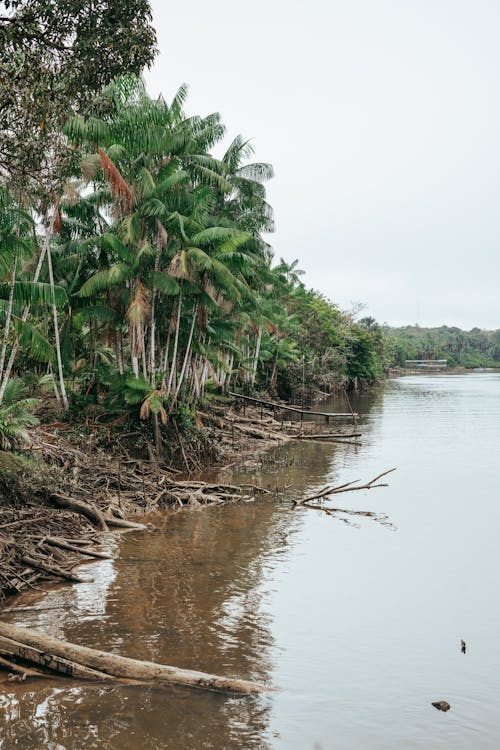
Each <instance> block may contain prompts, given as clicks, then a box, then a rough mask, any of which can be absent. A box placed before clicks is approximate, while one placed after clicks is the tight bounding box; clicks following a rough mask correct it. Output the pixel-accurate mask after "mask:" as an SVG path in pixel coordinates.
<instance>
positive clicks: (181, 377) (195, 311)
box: [174, 302, 198, 402]
mask: <svg viewBox="0 0 500 750" xmlns="http://www.w3.org/2000/svg"><path fill="white" fill-rule="evenodd" d="M197 314H198V303H197V302H195V305H194V307H193V319H192V321H191V329H190V331H189V338H188V342H187V346H186V353H185V355H184V362H183V363H182V368H181V373H180V375H179V382H178V384H177V390H176V391H175V397H174V402H176V401H177V398H178V396H179V393H180V390H181V387H182V383H183V381H184V377H185V375H186V371H187V365H188V362H189V356H190V354H191V344H192V342H193V334H194V326H195V323H196V315H197Z"/></svg>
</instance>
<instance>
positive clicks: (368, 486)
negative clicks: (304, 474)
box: [293, 467, 396, 506]
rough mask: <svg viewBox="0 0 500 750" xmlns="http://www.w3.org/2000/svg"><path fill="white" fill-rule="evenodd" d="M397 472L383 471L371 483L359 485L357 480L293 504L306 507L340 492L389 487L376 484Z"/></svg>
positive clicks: (295, 501)
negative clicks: (306, 504) (305, 505)
mask: <svg viewBox="0 0 500 750" xmlns="http://www.w3.org/2000/svg"><path fill="white" fill-rule="evenodd" d="M393 471H396V467H394V468H393V469H388V470H387V471H383V472H382V474H378V475H377V476H376V477H374V478H373V479H370V481H369V482H366V483H365V484H357V482H359V479H355V480H354V481H353V482H346V484H340V485H338V486H337V487H325V488H324V489H322V490H320V492H317V493H316V494H314V495H309V496H308V497H303V498H302V499H301V500H294V501H293V503H294V505H296V506H299V505H304V504H305V503H310V502H311V500H318V499H319V498H322V497H328V496H329V495H338V494H339V493H340V492H354V491H355V490H372V489H375V487H387V486H388V485H387V484H385V483H380V484H375V483H376V482H377V481H378V480H379V479H382V477H385V476H386V475H387V474H390V473H391V472H393Z"/></svg>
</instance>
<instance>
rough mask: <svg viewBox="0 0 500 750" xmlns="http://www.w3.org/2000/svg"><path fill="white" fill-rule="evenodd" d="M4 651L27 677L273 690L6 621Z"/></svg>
mask: <svg viewBox="0 0 500 750" xmlns="http://www.w3.org/2000/svg"><path fill="white" fill-rule="evenodd" d="M0 654H1V655H2V657H3V659H0V668H3V669H7V670H8V671H10V672H11V673H12V672H16V673H17V674H20V676H21V679H24V678H27V677H42V676H44V677H45V676H46V675H50V674H52V675H59V676H64V677H71V678H73V679H83V680H91V681H95V682H106V683H109V682H112V683H114V682H118V683H122V684H123V683H126V684H127V683H133V684H144V683H145V684H151V683H153V684H157V685H185V686H187V687H191V688H198V689H204V690H215V691H218V692H225V693H226V692H227V693H240V694H244V695H251V694H257V693H264V692H267V691H269V690H271V688H269V687H266V686H265V685H261V684H259V683H256V682H251V681H249V680H240V679H238V678H232V677H221V676H220V675H214V674H206V673H204V672H197V671H194V670H191V669H178V668H177V667H171V666H167V665H165V664H156V663H154V662H149V661H139V660H138V659H129V658H127V657H125V656H118V655H117V654H111V653H108V652H106V651H98V650H96V649H93V648H88V647H86V646H80V645H76V644H74V643H69V642H67V641H62V640H59V639H56V638H51V637H50V636H47V635H45V634H44V633H40V632H38V631H36V630H28V629H27V628H21V627H18V626H15V625H7V624H5V623H0ZM24 667H26V669H24Z"/></svg>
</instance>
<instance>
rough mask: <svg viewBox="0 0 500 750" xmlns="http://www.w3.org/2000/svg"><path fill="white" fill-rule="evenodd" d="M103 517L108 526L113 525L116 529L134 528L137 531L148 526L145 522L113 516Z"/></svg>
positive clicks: (143, 529)
mask: <svg viewBox="0 0 500 750" xmlns="http://www.w3.org/2000/svg"><path fill="white" fill-rule="evenodd" d="M104 518H105V521H106V523H107V524H108V526H114V527H115V528H117V529H136V530H137V531H145V530H146V529H147V528H148V527H147V525H146V524H145V523H136V522H135V521H127V520H126V519H125V518H116V517H115V516H104Z"/></svg>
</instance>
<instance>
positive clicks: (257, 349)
mask: <svg viewBox="0 0 500 750" xmlns="http://www.w3.org/2000/svg"><path fill="white" fill-rule="evenodd" d="M261 341H262V326H259V330H258V331H257V343H256V344H255V355H254V360H253V364H252V377H251V378H250V384H251V385H255V378H256V377H257V366H258V364H259V354H260V342H261Z"/></svg>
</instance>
